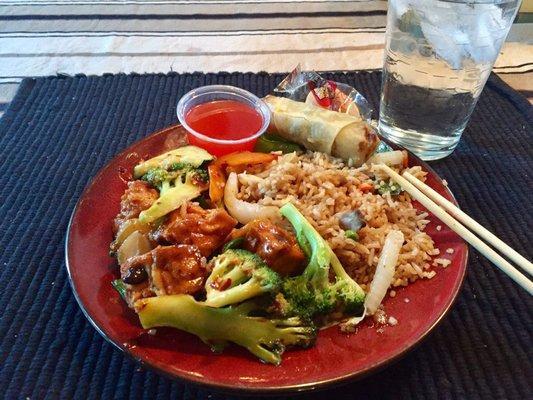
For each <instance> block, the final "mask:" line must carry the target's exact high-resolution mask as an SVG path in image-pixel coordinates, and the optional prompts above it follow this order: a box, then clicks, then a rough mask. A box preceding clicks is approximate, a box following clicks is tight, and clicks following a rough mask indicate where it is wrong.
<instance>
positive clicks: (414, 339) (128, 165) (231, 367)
mask: <svg viewBox="0 0 533 400" xmlns="http://www.w3.org/2000/svg"><path fill="white" fill-rule="evenodd" d="M184 143H185V133H184V130H183V128H182V127H181V126H179V125H175V126H171V127H169V128H166V129H163V130H161V131H159V132H156V133H154V134H152V135H150V136H148V137H146V138H145V139H143V140H141V141H139V142H137V143H135V144H133V145H131V146H130V147H129V148H127V149H126V150H124V151H123V152H122V153H120V154H119V155H117V156H116V157H115V158H114V159H113V160H112V161H111V162H110V163H109V164H107V165H106V166H105V167H104V168H103V169H102V170H101V171H100V172H99V173H98V175H97V176H96V177H95V178H94V180H93V181H92V183H91V184H90V185H89V186H88V187H87V188H86V189H85V191H84V193H83V194H82V196H81V198H80V200H79V201H78V204H77V205H76V208H75V209H74V212H73V214H72V217H71V220H70V223H69V227H68V231H67V240H66V261H67V262H66V265H67V269H68V274H69V277H70V284H71V286H72V290H73V292H74V295H75V296H76V299H77V301H78V303H79V305H80V307H81V309H82V310H83V312H84V314H85V316H86V317H87V318H88V319H89V321H90V322H91V323H92V324H93V326H94V327H95V328H96V330H98V332H100V333H101V334H102V336H104V338H106V339H107V340H108V341H109V342H111V343H112V344H113V345H115V346H116V347H117V348H119V349H120V350H122V351H123V352H125V353H126V354H128V355H130V356H131V357H133V358H134V359H135V360H137V361H139V362H140V363H141V364H143V365H144V366H146V367H148V368H152V369H155V370H157V371H159V372H161V373H163V374H165V375H167V376H170V377H172V378H178V379H181V380H185V381H189V382H193V383H196V384H201V385H206V386H210V387H213V388H215V389H218V390H222V391H253V392H255V393H280V392H290V391H303V390H310V389H315V388H319V387H325V386H329V385H333V384H338V383H342V382H347V381H349V380H353V379H357V378H361V377H364V376H366V375H368V374H370V373H373V372H375V371H377V370H379V369H381V368H383V367H385V366H386V365H388V364H390V363H391V362H393V361H395V360H397V359H398V358H400V357H401V356H402V355H404V354H405V353H406V352H407V351H408V350H410V349H412V348H413V346H415V345H416V344H417V343H419V342H420V341H421V340H422V339H423V338H424V337H425V336H426V335H427V334H428V333H429V332H430V331H431V330H432V329H433V328H435V326H436V325H437V324H438V323H439V322H440V321H441V320H442V318H443V317H444V315H445V314H446V312H447V311H448V310H449V309H450V307H451V305H452V303H453V301H454V299H455V298H456V296H457V293H458V292H459V289H460V287H461V284H462V282H463V278H464V275H465V271H466V262H467V256H468V248H467V245H466V244H465V242H464V241H463V240H462V239H461V238H460V237H459V236H457V235H456V234H455V233H454V232H453V231H451V230H450V229H448V228H447V227H446V226H445V225H444V224H442V223H440V222H439V221H438V220H437V219H436V218H435V217H433V216H430V219H431V222H430V224H429V225H428V226H427V228H426V232H427V233H428V234H429V235H431V236H432V237H433V239H434V240H435V243H436V247H438V248H439V249H440V250H441V254H444V251H445V249H448V248H452V249H454V252H453V254H452V255H450V254H445V256H446V257H447V258H449V259H451V261H452V263H451V264H450V265H449V266H448V267H447V268H438V273H437V274H436V275H435V277H434V278H432V279H429V280H418V281H417V282H415V283H413V284H411V285H409V286H408V287H406V288H400V289H397V290H396V293H397V294H396V296H395V297H394V298H392V297H387V298H386V300H385V307H386V311H387V314H388V315H391V316H394V318H396V319H397V320H398V324H397V325H395V326H386V327H384V328H383V329H382V331H381V332H378V331H377V329H376V327H374V326H373V323H372V321H371V319H369V318H367V320H365V321H364V322H363V323H362V324H361V325H360V326H359V328H358V330H357V331H356V332H355V333H353V334H345V333H342V332H340V330H339V328H338V327H331V328H328V329H325V330H322V331H321V332H320V334H319V336H318V339H317V342H316V345H315V346H314V347H313V348H311V349H306V350H297V349H294V350H288V351H287V352H285V353H284V355H283V362H282V364H281V365H280V366H278V367H276V366H272V365H267V364H262V363H261V362H259V361H258V360H257V359H256V358H255V357H254V356H253V355H251V354H250V353H248V352H247V351H246V350H244V349H241V348H239V347H237V346H230V347H228V348H227V349H226V350H225V351H224V352H223V353H222V354H213V353H212V352H211V351H210V349H209V347H208V346H206V345H205V344H204V343H202V342H201V341H200V340H199V339H197V338H196V337H195V336H193V335H190V334H188V333H185V332H181V331H178V330H174V329H171V328H164V329H161V328H158V329H157V334H155V335H150V334H148V333H146V332H145V331H143V330H142V329H141V326H140V323H139V320H138V318H137V316H136V314H135V313H134V312H133V311H131V310H130V309H129V308H128V307H127V306H126V305H125V304H124V302H123V301H122V300H121V299H120V297H119V295H118V293H117V292H116V291H115V290H114V289H113V288H112V287H111V284H110V282H111V280H113V279H114V278H115V277H116V276H117V267H116V266H115V264H114V260H113V259H112V258H111V257H109V255H108V248H109V243H110V242H111V240H112V229H111V224H112V220H113V218H114V217H115V215H116V214H117V213H118V211H119V203H120V197H121V196H122V194H123V192H124V190H125V188H126V182H127V180H128V179H129V178H130V177H131V175H130V171H131V170H132V169H133V166H134V165H135V164H136V163H137V162H138V161H139V160H140V158H144V159H146V158H149V157H153V156H155V155H158V154H160V153H162V152H164V151H166V150H168V149H171V148H175V147H177V146H180V145H183V144H184ZM410 163H411V165H421V166H422V167H423V168H424V170H426V171H428V172H429V174H428V179H427V181H426V182H427V183H428V184H429V185H430V186H431V187H432V188H433V189H435V190H437V191H438V192H439V193H440V194H442V195H443V196H445V197H446V198H448V199H449V200H452V201H453V202H454V203H455V199H454V198H453V196H452V194H451V192H450V191H449V190H448V189H447V187H446V186H444V185H443V184H442V180H441V179H440V178H439V177H438V176H437V175H436V173H435V172H434V171H433V170H432V169H431V168H429V167H428V166H427V165H426V164H425V163H423V162H422V161H420V160H419V159H417V158H416V157H414V156H413V155H410ZM437 225H442V229H441V230H440V231H438V230H437V228H436V227H437Z"/></svg>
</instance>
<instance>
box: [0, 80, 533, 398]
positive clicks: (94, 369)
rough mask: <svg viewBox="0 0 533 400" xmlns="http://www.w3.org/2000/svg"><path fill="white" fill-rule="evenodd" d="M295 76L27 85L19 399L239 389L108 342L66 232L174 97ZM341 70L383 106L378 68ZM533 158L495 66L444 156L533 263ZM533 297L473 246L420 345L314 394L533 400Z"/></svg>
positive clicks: (5, 376) (17, 294) (0, 269)
mask: <svg viewBox="0 0 533 400" xmlns="http://www.w3.org/2000/svg"><path fill="white" fill-rule="evenodd" d="M282 77H283V74H274V75H268V74H242V73H231V74H230V73H220V74H206V75H204V74H183V75H177V74H171V75H104V76H101V77H85V76H77V77H73V78H61V77H50V78H39V79H26V80H24V81H23V83H22V85H21V88H20V90H19V92H18V94H17V96H16V97H15V99H14V100H13V102H12V104H11V105H10V108H9V109H8V111H7V112H6V114H5V115H4V117H3V118H2V119H1V120H0V165H1V168H0V171H2V172H1V174H0V188H1V189H0V193H1V202H0V210H1V213H0V226H1V235H0V249H1V251H2V258H1V264H0V274H1V279H0V310H1V311H0V318H1V320H0V393H1V394H2V395H4V397H5V398H6V399H17V398H21V399H26V398H31V399H41V398H51V399H52V398H62V399H66V398H76V399H93V398H103V399H109V398H132V399H133V398H135V399H141V398H142V399H166V398H173V399H195V398H198V399H230V398H236V396H233V395H225V394H221V393H215V392H212V391H211V390H208V389H204V388H197V387H194V386H191V385H187V384H184V383H182V382H175V381H171V380H169V379H167V378H165V377H162V376H159V375H157V374H155V373H152V372H150V371H146V370H144V369H142V368H140V367H139V365H137V364H135V363H134V362H132V361H131V360H129V359H128V358H126V357H124V356H123V355H122V354H121V353H120V352H119V351H118V350H116V349H115V348H113V347H112V346H111V345H110V344H108V343H107V342H106V341H105V340H104V339H103V338H102V337H100V335H99V334H98V333H97V332H96V330H95V329H94V328H93V327H92V326H91V325H90V324H89V322H88V321H87V320H86V319H85V317H84V316H83V314H82V312H81V310H80V309H79V307H78V305H77V303H76V301H75V299H74V296H73V294H72V292H71V290H70V287H69V283H68V279H67V273H66V270H65V260H64V250H63V246H64V240H65V232H66V228H67V223H68V220H69V217H70V214H71V212H72V210H73V208H74V205H75V203H76V200H77V199H78V197H79V196H80V194H81V192H82V190H83V188H84V187H85V185H86V184H87V183H89V181H90V180H91V177H93V176H94V175H95V174H96V173H97V171H98V170H99V168H101V167H102V166H103V165H105V163H106V162H107V161H109V160H110V159H111V158H112V157H113V155H114V154H115V153H117V152H118V151H119V150H121V149H123V148H125V147H126V146H127V145H128V144H130V143H132V142H133V141H135V140H137V139H139V138H141V137H143V136H145V135H146V134H148V133H150V132H153V131H155V130H157V129H159V128H162V127H164V126H167V125H169V124H171V123H174V122H176V116H175V106H176V103H177V100H178V98H179V97H180V96H182V95H183V94H184V93H185V92H187V91H188V90H190V89H191V88H193V87H197V86H201V85H208V84H214V83H222V84H231V85H236V86H240V87H243V88H246V89H248V90H250V91H252V92H254V93H256V94H257V95H259V96H263V95H265V94H267V93H268V92H269V91H270V90H271V89H272V88H273V87H274V86H275V85H276V84H277V83H278V82H279V81H280V79H281V78H282ZM329 77H330V78H333V79H335V80H337V81H341V82H346V83H349V84H351V85H353V86H355V87H357V88H358V89H359V90H360V91H361V92H362V93H364V94H365V95H366V96H367V98H368V100H369V101H370V102H371V103H372V104H373V105H374V106H375V107H376V108H377V105H378V96H379V85H380V79H381V76H380V74H379V73H367V72H359V73H357V72H355V73H335V74H331V75H329ZM532 156H533V113H532V109H531V106H530V105H529V103H527V101H526V100H525V99H524V98H523V97H521V96H520V95H518V94H516V93H515V92H513V91H512V89H510V88H509V87H508V86H507V85H506V84H504V83H503V82H502V81H501V80H500V79H499V78H497V77H496V76H494V75H493V76H491V78H490V80H489V82H488V84H487V86H486V88H485V90H484V92H483V94H482V96H481V99H480V101H479V104H478V106H477V107H476V110H475V112H474V115H473V116H472V119H471V121H470V124H469V125H468V128H467V129H466V131H465V134H464V137H463V139H462V141H461V143H460V145H459V146H458V148H457V150H456V151H455V152H454V153H453V155H452V156H450V157H448V158H447V159H445V160H442V161H438V162H434V163H432V165H433V166H434V168H435V169H436V170H437V171H438V173H439V174H441V176H442V177H444V178H446V179H447V181H448V182H449V185H450V187H451V189H452V191H453V192H454V193H455V195H456V197H457V199H458V201H459V203H460V205H461V206H462V207H463V208H464V209H465V210H466V211H467V212H468V213H469V214H471V215H472V216H473V217H474V218H475V219H476V220H478V221H479V222H481V223H482V224H483V225H485V226H487V227H488V228H489V229H491V230H492V231H493V232H494V233H496V234H497V235H498V236H500V237H502V238H503V239H504V240H505V241H506V242H508V243H509V244H510V245H511V246H512V247H514V248H515V249H517V250H518V251H519V252H521V253H522V254H524V255H525V256H527V257H528V258H529V259H532V258H533V250H532V248H531V227H532V226H533V223H532V222H533V221H532V218H531V213H532V208H531V199H532V198H533V179H532V171H533V157H532ZM532 306H533V301H532V298H531V297H530V296H528V295H527V294H526V292H525V291H523V290H522V289H520V288H519V287H517V286H516V285H515V284H514V283H513V282H512V281H511V280H510V279H509V278H507V277H506V276H505V275H503V274H502V273H500V272H499V271H498V270H496V269H495V268H494V267H493V266H492V265H491V264H490V263H489V262H488V261H487V260H485V259H484V258H483V257H481V256H480V255H479V254H477V253H476V252H475V251H472V252H471V255H470V260H469V267H468V276H467V279H466V282H465V285H464V287H463V289H462V291H461V293H460V295H459V298H458V300H457V302H456V304H455V305H454V307H453V310H452V311H451V312H450V314H449V315H448V316H447V317H446V318H445V320H444V321H443V322H442V324H441V325H440V326H439V327H438V328H437V329H435V331H434V332H433V333H432V334H431V335H430V337H429V338H428V339H427V340H425V341H424V342H423V343H422V344H421V345H420V346H419V347H418V348H417V349H415V350H414V351H412V352H411V353H409V355H408V356H406V357H405V358H404V359H403V360H401V361H399V362H398V363H396V364H395V365H393V366H391V367H389V368H387V369H386V370H384V371H382V372H380V373H378V374H376V375H374V376H372V377H370V378H367V379H365V380H363V381H359V382H356V383H353V384H349V385H346V386H343V387H340V388H336V389H332V390H329V391H327V392H317V393H312V394H307V396H308V397H309V398H316V399H319V398H328V397H329V398H336V399H344V398H346V399H348V398H361V399H364V398H380V399H385V398H395V399H396V398H407V399H425V398H435V399H436V398H438V399H465V398H467V399H488V398H498V399H506V398H507V399H525V398H528V397H529V398H531V396H532V395H533V387H532V382H533V365H532V360H533V350H532V343H533V341H532V331H533V307H532ZM332 368H335V366H334V365H332ZM0 396H1V395H0ZM292 397H293V396H287V397H286V398H292Z"/></svg>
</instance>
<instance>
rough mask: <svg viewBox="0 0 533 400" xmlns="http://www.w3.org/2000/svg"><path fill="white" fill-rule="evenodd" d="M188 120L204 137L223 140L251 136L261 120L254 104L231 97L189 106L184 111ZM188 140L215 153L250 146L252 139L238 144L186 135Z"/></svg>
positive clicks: (249, 147) (225, 152)
mask: <svg viewBox="0 0 533 400" xmlns="http://www.w3.org/2000/svg"><path fill="white" fill-rule="evenodd" d="M185 120H186V121H187V124H188V125H189V126H190V127H191V128H192V129H194V130H195V131H196V132H199V133H201V134H203V135H205V136H207V137H210V138H213V139H222V140H239V139H244V138H247V137H250V136H253V135H254V134H255V133H257V132H258V131H259V129H260V128H261V125H262V124H263V118H262V117H261V114H259V113H258V112H257V111H256V110H255V109H254V108H253V107H250V106H249V105H247V104H245V103H241V102H239V101H234V100H215V101H210V102H207V103H203V104H198V105H197V106H194V107H192V108H191V109H190V110H189V111H188V112H187V114H186V115H185ZM188 139H189V143H191V144H195V145H198V146H200V147H203V148H204V149H206V150H207V151H209V152H210V153H212V154H215V155H221V154H227V153H231V152H234V151H244V150H251V149H253V146H254V144H255V140H252V141H250V142H248V143H244V144H243V143H241V144H226V145H221V144H218V143H213V142H209V141H206V140H202V139H200V138H198V137H195V136H194V135H192V134H189V135H188Z"/></svg>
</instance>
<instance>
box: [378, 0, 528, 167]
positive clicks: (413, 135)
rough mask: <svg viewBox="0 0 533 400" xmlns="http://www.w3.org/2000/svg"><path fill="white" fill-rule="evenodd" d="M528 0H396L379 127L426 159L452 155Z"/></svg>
mask: <svg viewBox="0 0 533 400" xmlns="http://www.w3.org/2000/svg"><path fill="white" fill-rule="evenodd" d="M520 3H521V0H389V10H388V13H387V35H386V48H385V59H384V66H383V81H382V93H381V106H380V114H379V130H380V133H381V134H382V135H383V136H385V137H386V138H388V139H390V140H392V141H393V142H395V143H398V144H400V145H402V146H404V147H406V148H408V149H409V150H411V151H412V152H413V153H415V154H416V155H418V156H419V157H421V158H422V159H424V160H437V159H439V158H443V157H446V156H447V155H449V154H450V153H451V152H452V151H453V150H454V149H455V147H456V146H457V143H459V139H460V138H461V134H462V132H463V130H464V128H465V126H466V124H467V122H468V119H469V118H470V115H471V114H472V111H473V110H474V106H475V105H476V102H477V99H478V98H479V95H480V93H481V91H482V90H483V86H484V85H485V82H486V81H487V78H488V77H489V74H490V71H491V70H492V66H493V64H494V61H495V60H496V57H497V56H498V53H499V51H500V48H501V47H502V44H503V42H504V41H505V38H506V37H507V33H508V32H509V28H510V26H511V24H512V22H513V20H514V18H515V16H516V13H517V11H518V9H519V8H520Z"/></svg>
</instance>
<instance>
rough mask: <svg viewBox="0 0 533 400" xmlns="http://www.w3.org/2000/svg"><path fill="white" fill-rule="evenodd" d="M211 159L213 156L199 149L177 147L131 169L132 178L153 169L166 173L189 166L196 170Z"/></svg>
mask: <svg viewBox="0 0 533 400" xmlns="http://www.w3.org/2000/svg"><path fill="white" fill-rule="evenodd" d="M212 159H213V156H212V155H211V154H209V153H208V152H207V151H205V150H204V149H202V148H200V147H196V146H184V147H179V148H177V149H174V150H171V151H168V152H166V153H163V154H161V155H159V156H157V157H154V158H150V159H149V160H146V161H143V162H141V163H140V164H138V165H136V166H135V168H134V169H133V176H134V177H135V178H140V177H141V176H143V175H146V173H148V171H149V170H151V169H154V168H163V169H164V170H166V171H176V170H179V169H183V168H184V167H187V166H189V165H190V166H192V167H194V168H198V167H200V166H201V165H202V164H203V163H204V162H206V161H210V160H212Z"/></svg>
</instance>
